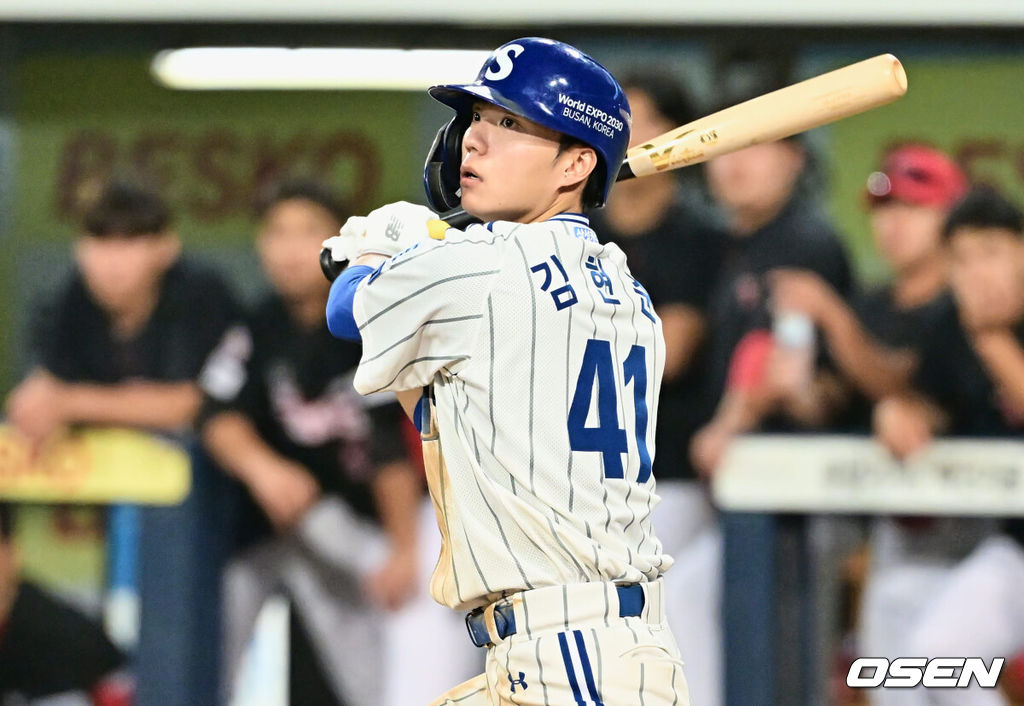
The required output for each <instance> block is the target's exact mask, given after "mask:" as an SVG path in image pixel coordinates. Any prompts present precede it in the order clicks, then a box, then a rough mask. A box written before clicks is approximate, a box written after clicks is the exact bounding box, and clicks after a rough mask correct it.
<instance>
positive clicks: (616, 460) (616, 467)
mask: <svg viewBox="0 0 1024 706" xmlns="http://www.w3.org/2000/svg"><path fill="white" fill-rule="evenodd" d="M622 372H623V385H625V386H627V387H628V386H629V385H630V383H632V385H633V411H634V418H635V419H636V429H635V430H634V431H635V435H636V448H637V451H638V453H639V454H640V472H639V473H638V474H637V477H636V480H637V482H638V483H646V482H647V480H648V479H649V478H650V477H651V454H650V452H649V451H648V450H647V351H646V350H645V349H644V347H643V346H633V347H632V348H630V350H629V355H628V356H627V357H626V360H625V361H624V362H623V364H622ZM595 381H596V383H597V385H596V388H597V426H596V427H588V426H587V416H588V414H589V412H590V403H591V399H592V396H593V394H594V389H595V385H594V383H595ZM618 407H619V390H618V386H617V385H616V384H615V368H614V365H613V363H612V347H611V344H610V343H609V342H608V341H604V340H601V339H597V338H591V339H589V340H588V341H587V348H586V350H585V351H584V352H583V364H582V365H581V366H580V374H579V377H578V378H577V380H576V392H575V393H574V394H573V397H572V404H571V405H570V406H569V424H568V426H569V447H570V448H571V449H572V450H573V451H593V452H597V453H599V454H601V456H602V458H603V460H604V475H605V477H606V478H624V477H625V475H624V473H623V469H622V454H624V453H629V447H628V442H627V440H626V430H625V429H622V428H620V427H619V412H618Z"/></svg>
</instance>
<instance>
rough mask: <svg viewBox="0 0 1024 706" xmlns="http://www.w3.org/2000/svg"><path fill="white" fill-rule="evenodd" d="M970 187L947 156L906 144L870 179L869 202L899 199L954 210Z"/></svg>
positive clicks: (957, 167) (924, 146) (895, 151)
mask: <svg viewBox="0 0 1024 706" xmlns="http://www.w3.org/2000/svg"><path fill="white" fill-rule="evenodd" d="M967 188H968V185H967V176H966V175H965V174H964V172H963V170H962V169H960V167H959V166H957V164H956V162H954V161H953V160H952V159H950V158H949V156H947V155H946V154H945V153H943V152H940V151H939V150H937V149H935V148H934V147H928V146H926V145H906V146H904V147H899V148H897V149H895V150H893V151H892V152H890V153H889V154H888V155H886V157H885V159H884V160H883V161H882V168H881V169H880V170H879V171H877V172H872V173H871V174H870V176H868V183H867V199H868V205H869V206H871V207H873V206H876V205H878V204H880V203H884V202H886V201H889V200H891V199H896V200H898V201H905V202H907V203H911V204H915V205H918V206H937V207H939V208H951V207H952V206H953V204H955V203H956V202H957V201H959V200H960V199H961V198H963V196H964V195H965V194H966V193H967Z"/></svg>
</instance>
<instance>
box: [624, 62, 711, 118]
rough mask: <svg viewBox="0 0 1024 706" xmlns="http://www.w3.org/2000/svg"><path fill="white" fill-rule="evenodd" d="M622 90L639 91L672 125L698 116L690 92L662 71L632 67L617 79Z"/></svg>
mask: <svg viewBox="0 0 1024 706" xmlns="http://www.w3.org/2000/svg"><path fill="white" fill-rule="evenodd" d="M619 85H620V86H622V90H623V91H626V92H627V93H628V92H629V91H640V92H641V93H644V94H645V95H646V96H647V97H648V98H650V99H651V102H652V103H653V104H654V107H655V109H656V110H657V111H658V112H659V113H660V114H661V115H662V116H663V117H664V118H665V119H666V120H668V121H669V122H670V123H672V125H673V126H675V125H685V124H686V123H691V122H693V121H694V120H696V119H697V118H699V117H700V114H699V113H698V112H697V108H696V105H695V104H694V102H693V98H692V97H691V96H690V92H689V91H688V90H686V87H685V86H684V85H683V84H682V83H681V82H679V81H676V80H675V79H673V78H672V77H671V76H667V75H665V74H664V73H655V72H653V71H649V70H647V69H642V68H634V69H630V70H629V71H627V72H626V73H625V74H624V75H623V76H622V77H620V79H619Z"/></svg>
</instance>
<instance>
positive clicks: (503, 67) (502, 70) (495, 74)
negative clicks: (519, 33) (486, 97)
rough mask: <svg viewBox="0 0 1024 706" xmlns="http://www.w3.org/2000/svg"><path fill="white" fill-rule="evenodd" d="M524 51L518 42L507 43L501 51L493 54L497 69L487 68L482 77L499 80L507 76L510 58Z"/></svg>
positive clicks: (509, 72)
mask: <svg viewBox="0 0 1024 706" xmlns="http://www.w3.org/2000/svg"><path fill="white" fill-rule="evenodd" d="M524 51H525V49H523V47H521V46H520V45H518V44H509V45H508V46H507V47H505V50H504V51H503V52H501V53H500V54H495V56H494V61H495V62H496V63H497V64H498V70H497V71H495V70H494V69H487V73H485V74H484V78H486V79H490V80H491V81H500V80H501V79H503V78H508V77H509V75H510V74H511V73H512V59H513V58H514V57H517V56H519V55H520V54H522V53H523V52H524Z"/></svg>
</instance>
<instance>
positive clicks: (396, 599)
mask: <svg viewBox="0 0 1024 706" xmlns="http://www.w3.org/2000/svg"><path fill="white" fill-rule="evenodd" d="M418 584H419V567H418V563H417V561H416V553H415V551H414V550H412V549H408V550H396V551H394V552H392V553H391V555H390V556H389V557H388V560H387V561H386V562H384V565H383V566H381V567H380V568H379V569H377V570H376V571H374V572H373V573H371V574H370V575H369V576H367V577H366V578H364V579H363V591H364V593H365V594H366V596H367V598H369V599H370V601H371V602H372V603H373V604H374V605H377V606H378V607H381V608H384V609H386V610H398V609H399V608H401V607H402V606H403V605H405V603H406V601H408V600H409V599H410V598H412V597H413V596H414V595H415V594H416V590H417V588H418Z"/></svg>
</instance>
